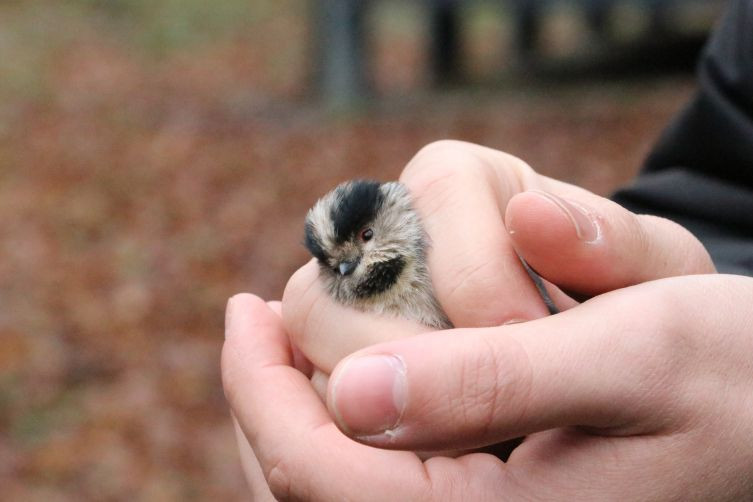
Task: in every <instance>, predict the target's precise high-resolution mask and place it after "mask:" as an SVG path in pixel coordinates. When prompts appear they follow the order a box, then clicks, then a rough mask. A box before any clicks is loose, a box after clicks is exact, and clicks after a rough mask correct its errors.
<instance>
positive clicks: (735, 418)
mask: <svg viewBox="0 0 753 502" xmlns="http://www.w3.org/2000/svg"><path fill="white" fill-rule="evenodd" d="M751 297H753V279H750V278H743V277H736V276H723V275H697V276H687V277H678V278H670V279H663V280H658V281H653V282H648V283H645V284H641V285H638V286H633V287H628V288H624V289H620V290H617V291H614V292H611V293H606V294H603V295H601V296H599V297H597V298H594V299H591V300H589V301H587V302H585V303H583V304H581V305H579V306H577V307H574V308H572V309H570V310H568V311H567V312H563V313H562V314H559V315H556V316H551V317H547V318H543V319H539V320H534V321H531V322H527V323H520V324H512V325H506V326H499V327H489V328H476V329H457V330H450V331H445V332H434V333H425V334H420V335H416V336H413V337H410V338H406V339H399V340H395V341H391V342H387V343H383V344H378V345H375V346H372V347H369V348H367V349H365V350H362V351H359V352H357V353H356V354H353V355H351V356H349V357H348V358H347V359H345V360H344V361H342V362H341V363H340V364H339V365H337V367H336V368H335V370H334V372H333V374H332V378H331V382H330V386H329V392H328V405H329V407H330V411H331V412H332V413H331V414H330V413H328V412H327V410H326V409H325V407H324V405H323V404H322V403H321V401H320V400H319V398H318V396H317V395H316V393H315V392H314V390H313V389H312V388H311V386H310V384H309V381H308V379H307V378H306V377H305V376H304V375H303V374H302V373H300V372H299V371H297V370H295V369H294V368H293V367H292V354H291V348H290V342H289V339H288V337H287V335H286V333H285V330H284V327H283V325H282V322H281V320H280V318H279V316H278V315H277V314H275V313H274V312H273V311H272V310H270V308H269V307H268V306H267V305H266V304H265V303H264V302H263V301H261V300H259V299H257V298H255V297H252V296H250V295H241V296H237V297H235V298H233V299H232V300H231V302H230V304H229V316H228V324H227V339H226V343H225V346H224V348H223V381H224V385H225V390H226V393H227V396H228V399H229V401H230V403H231V407H232V409H233V412H234V415H235V417H236V418H237V419H238V422H239V424H240V427H241V429H242V431H243V436H244V437H245V438H248V440H249V442H250V444H251V446H252V447H253V451H254V453H255V455H256V457H257V458H258V459H259V463H260V465H261V470H262V472H263V473H264V475H265V477H266V482H268V484H269V487H270V488H271V491H272V493H273V494H274V495H275V496H277V497H280V498H283V499H293V500H366V501H367V500H385V499H386V498H388V499H389V500H416V501H421V500H499V499H500V498H502V499H510V500H521V499H522V500H552V499H554V500H569V499H577V500H742V499H745V498H746V497H748V496H749V495H750V493H753V481H751V480H753V454H752V453H751V452H753V398H751V396H753V392H752V390H753V365H751V364H750V354H751V353H753V337H751V333H750V330H751V326H753V307H752V306H751V305H752V304H751V303H750V302H749V301H747V299H749V298H751ZM354 327H356V328H357V327H358V326H354ZM331 416H334V417H336V420H337V422H338V424H337V425H339V429H338V427H337V426H336V424H335V423H334V422H333V419H332V418H331ZM340 429H342V430H345V431H348V433H349V434H351V435H353V436H354V437H356V438H357V439H358V441H360V443H359V442H354V441H352V440H350V439H349V438H348V437H347V436H346V435H344V434H343V433H342V432H341V431H340ZM521 435H525V436H527V438H526V440H525V441H524V442H523V444H522V445H521V446H519V447H518V448H517V449H516V450H515V451H514V452H513V454H512V456H511V457H510V459H509V461H508V462H506V463H505V462H502V461H501V460H499V459H498V458H496V457H494V456H492V455H487V454H483V453H476V454H470V455H465V456H461V457H458V458H455V459H450V458H444V457H435V458H432V459H429V460H427V461H425V462H421V461H420V460H419V459H418V457H417V456H416V455H415V454H412V453H409V452H407V451H392V450H388V449H381V448H390V449H407V450H413V449H422V448H425V447H427V446H428V445H431V446H432V447H436V446H441V447H451V448H455V447H461V448H467V447H472V446H478V445H483V444H489V443H493V442H499V441H503V440H505V439H509V438H512V437H516V436H521ZM364 443H365V444H364ZM369 445H376V446H379V447H380V448H372V447H370V446H369Z"/></svg>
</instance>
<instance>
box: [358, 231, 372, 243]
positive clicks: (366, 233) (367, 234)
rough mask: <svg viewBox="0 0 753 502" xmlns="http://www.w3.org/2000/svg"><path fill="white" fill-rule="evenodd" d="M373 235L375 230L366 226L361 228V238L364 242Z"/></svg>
mask: <svg viewBox="0 0 753 502" xmlns="http://www.w3.org/2000/svg"><path fill="white" fill-rule="evenodd" d="M372 237H374V231H373V230H372V229H370V228H365V229H363V230H361V240H362V241H363V242H366V241H370V240H371V238H372Z"/></svg>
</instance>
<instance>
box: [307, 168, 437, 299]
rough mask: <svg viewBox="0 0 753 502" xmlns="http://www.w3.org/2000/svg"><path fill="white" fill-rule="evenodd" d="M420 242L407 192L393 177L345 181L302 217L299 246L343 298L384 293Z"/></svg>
mask: <svg viewBox="0 0 753 502" xmlns="http://www.w3.org/2000/svg"><path fill="white" fill-rule="evenodd" d="M423 242H424V236H423V230H422V229H421V225H420V222H419V221H418V218H417V216H416V214H415V212H414V211H413V209H412V206H411V202H410V195H409V193H408V191H407V190H406V189H405V187H404V186H403V185H401V184H400V183H396V182H390V183H379V182H376V181H365V180H356V181H348V182H345V183H343V184H341V185H339V186H337V187H336V188H335V189H334V190H332V191H331V192H329V193H328V194H326V195H325V196H324V197H322V198H321V199H319V201H317V203H316V204H315V205H314V207H312V208H311V209H310V210H309V212H308V215H307V216H306V224H305V236H304V245H305V246H306V248H307V249H308V250H309V251H310V252H311V254H312V255H313V256H314V257H315V258H316V259H317V261H318V262H319V266H320V270H321V276H322V277H323V278H324V280H325V284H326V285H327V287H328V289H329V291H330V293H331V294H332V295H333V296H335V298H336V299H338V300H339V301H341V302H343V303H354V302H357V301H359V300H360V301H363V300H366V299H370V298H375V297H377V296H379V295H380V294H385V293H387V292H388V291H389V290H390V289H391V288H392V287H393V286H394V285H395V284H396V283H398V281H400V280H401V279H403V278H404V277H405V275H406V273H408V272H409V271H410V270H411V269H412V267H415V264H416V263H417V262H419V261H422V258H423Z"/></svg>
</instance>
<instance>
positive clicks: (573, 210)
mask: <svg viewBox="0 0 753 502" xmlns="http://www.w3.org/2000/svg"><path fill="white" fill-rule="evenodd" d="M531 193H534V194H536V195H538V196H540V197H543V198H545V199H546V200H548V201H549V202H552V203H553V204H554V205H555V206H557V207H558V208H559V209H560V211H562V213H563V214H564V215H565V216H566V217H567V218H568V219H569V220H570V222H571V223H572V224H573V227H574V228H575V234H576V235H577V236H578V239H579V240H581V241H583V242H594V241H596V240H598V239H599V235H600V231H599V225H598V224H597V222H596V218H595V217H594V215H593V213H591V212H590V211H588V210H587V209H586V208H585V207H583V206H582V205H580V204H579V203H577V202H573V201H570V200H567V199H563V198H562V197H558V196H556V195H554V194H551V193H549V192H542V191H540V190H531Z"/></svg>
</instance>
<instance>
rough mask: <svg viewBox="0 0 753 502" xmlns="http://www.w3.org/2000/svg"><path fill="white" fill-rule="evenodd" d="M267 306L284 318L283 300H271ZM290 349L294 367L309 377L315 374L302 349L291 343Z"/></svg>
mask: <svg viewBox="0 0 753 502" xmlns="http://www.w3.org/2000/svg"><path fill="white" fill-rule="evenodd" d="M267 306H268V307H269V308H270V310H272V312H274V313H275V314H277V315H278V317H280V318H282V302H278V301H270V302H267ZM290 351H291V354H292V356H293V367H294V368H295V369H297V370H298V371H300V372H301V373H303V374H304V375H306V376H307V377H308V378H311V377H312V375H313V374H314V366H313V365H312V364H311V361H309V360H308V358H307V357H306V356H305V355H304V354H303V352H301V350H300V349H299V348H298V347H296V346H295V345H291V347H290Z"/></svg>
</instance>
